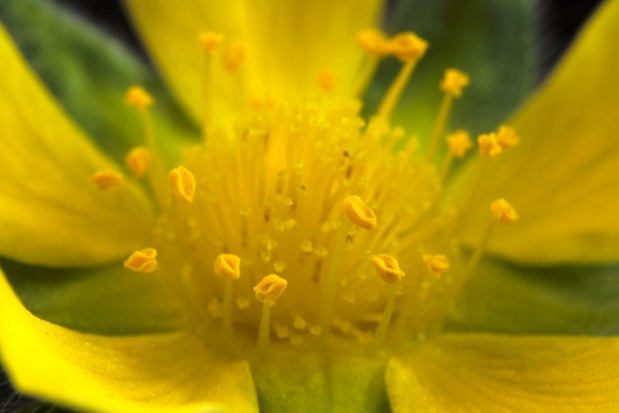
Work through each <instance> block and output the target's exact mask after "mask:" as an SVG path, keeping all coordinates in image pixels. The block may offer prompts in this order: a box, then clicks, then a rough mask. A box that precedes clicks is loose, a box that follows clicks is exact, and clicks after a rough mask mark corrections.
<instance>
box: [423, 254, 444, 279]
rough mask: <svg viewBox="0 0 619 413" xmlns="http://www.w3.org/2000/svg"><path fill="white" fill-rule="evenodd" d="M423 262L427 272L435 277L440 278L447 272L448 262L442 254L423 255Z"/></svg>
mask: <svg viewBox="0 0 619 413" xmlns="http://www.w3.org/2000/svg"><path fill="white" fill-rule="evenodd" d="M422 259H423V262H424V263H425V264H426V267H427V268H428V271H430V272H431V273H432V274H434V275H435V276H440V275H442V274H443V273H445V272H446V271H447V270H449V261H448V260H447V257H446V256H445V255H442V254H438V255H432V254H424V255H423V256H422Z"/></svg>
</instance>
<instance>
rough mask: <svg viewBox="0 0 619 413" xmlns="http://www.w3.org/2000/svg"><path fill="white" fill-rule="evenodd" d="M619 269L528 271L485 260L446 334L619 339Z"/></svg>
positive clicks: (585, 267)
mask: <svg viewBox="0 0 619 413" xmlns="http://www.w3.org/2000/svg"><path fill="white" fill-rule="evenodd" d="M618 275H619V266H617V265H616V264H615V265H605V266H583V267H575V266H572V267H568V266H563V267H551V268H539V267H538V268H535V267H531V268H527V267H519V266H516V265H512V264H509V263H507V262H503V261H499V260H491V259H486V260H482V262H481V263H480V265H479V267H478V268H477V269H476V270H475V274H474V276H473V278H472V279H471V280H470V281H469V283H468V284H467V285H466V286H465V289H464V291H463V292H462V294H461V296H460V297H459V299H458V300H457V302H456V305H455V307H454V308H453V311H452V314H451V315H450V318H449V320H448V322H447V325H446V329H447V330H452V331H475V332H492V333H516V334H587V335H602V336H603V335H616V334H617V333H619V300H617V297H618V296H619V277H618Z"/></svg>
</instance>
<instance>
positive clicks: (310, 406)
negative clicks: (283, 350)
mask: <svg viewBox="0 0 619 413" xmlns="http://www.w3.org/2000/svg"><path fill="white" fill-rule="evenodd" d="M297 356H298V357H295V358H294V359H286V360H281V361H273V360H269V361H268V362H266V363H264V364H256V365H255V366H252V373H253V376H254V382H255V383H256V388H257V392H258V403H259V405H260V411H264V412H296V413H305V412H307V413H315V412H332V413H338V412H342V413H344V412H346V413H347V412H355V413H380V412H390V408H389V402H388V399H387V393H386V390H385V383H384V373H385V367H386V359H385V358H382V357H379V356H370V355H364V356H362V355H359V356H356V355H345V354H331V355H326V354H320V353H312V352H309V351H308V352H305V353H301V352H300V353H299V354H298V355H297Z"/></svg>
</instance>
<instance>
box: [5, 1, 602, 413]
mask: <svg viewBox="0 0 619 413" xmlns="http://www.w3.org/2000/svg"><path fill="white" fill-rule="evenodd" d="M0 1H18V0H0ZM47 1H52V2H54V3H58V4H61V5H62V6H65V7H68V8H70V9H72V10H74V11H75V12H76V13H78V14H80V15H82V16H84V17H86V18H87V19H88V20H90V21H92V22H93V23H94V24H96V25H97V26H99V27H100V28H101V29H103V30H104V31H105V32H107V33H109V34H111V35H113V36H115V37H117V38H118V39H120V40H121V41H123V42H124V43H125V44H126V45H127V46H128V47H129V48H131V49H132V50H134V51H135V52H136V53H137V54H139V55H140V56H142V58H143V59H144V60H146V61H147V60H148V57H147V55H146V53H145V52H144V50H143V49H142V47H141V46H140V43H139V41H138V39H137V38H136V35H135V33H134V32H133V30H132V29H131V26H130V25H129V24H128V22H127V20H126V19H125V17H124V15H123V9H122V6H121V4H120V1H119V0H47ZM401 1H408V0H401ZM504 1H508V0H504ZM531 1H532V2H534V4H535V6H536V14H537V21H536V25H537V27H536V42H537V44H538V46H539V49H538V50H539V54H538V57H537V75H538V76H537V79H538V80H542V79H543V78H544V77H545V75H546V74H548V72H549V71H550V70H551V69H552V67H553V66H554V65H555V63H556V62H557V60H558V59H559V58H560V56H561V54H562V53H563V51H564V50H565V49H566V47H567V46H568V45H569V44H570V42H571V40H572V38H573V36H574V35H575V34H576V33H577V32H578V29H579V28H580V27H581V25H582V23H583V22H584V21H585V20H586V19H587V17H589V15H590V14H591V12H592V11H593V10H594V9H595V8H596V7H597V5H598V4H599V3H600V2H601V1H600V0H531ZM394 2H395V0H391V1H390V2H389V3H390V4H393V3H394ZM0 370H1V366H0ZM33 403H34V401H33V400H32V399H30V398H27V397H24V396H20V395H18V394H15V393H14V392H13V390H12V388H11V386H10V384H9V381H8V379H7V378H6V376H5V375H4V374H3V373H2V372H1V371H0V413H9V412H15V411H17V410H19V409H20V408H23V407H26V406H29V405H32V404H33ZM28 411H29V412H30V413H44V412H45V413H51V412H59V411H60V410H57V409H55V408H53V407H50V406H41V407H39V408H34V409H32V410H31V409H28Z"/></svg>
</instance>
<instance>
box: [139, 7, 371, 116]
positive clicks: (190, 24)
mask: <svg viewBox="0 0 619 413" xmlns="http://www.w3.org/2000/svg"><path fill="white" fill-rule="evenodd" d="M380 3H381V1H380V0H343V1H336V2H333V1H330V0H304V1H289V0H267V1H260V2H255V1H254V2H243V1H240V0H230V1H225V2H207V1H194V2H184V3H183V4H182V5H179V4H178V3H174V2H170V1H166V0H128V1H127V5H128V8H129V10H130V12H131V13H132V15H133V17H134V20H135V22H136V23H137V26H138V28H139V29H140V32H141V34H142V37H143V39H144V41H145V43H146V45H147V47H148V48H149V50H150V51H151V55H152V56H153V58H154V60H155V62H156V63H157V65H158V66H159V67H160V68H161V70H162V73H163V75H164V77H165V78H166V79H167V81H168V84H169V85H170V86H171V88H172V90H173V91H174V92H175V93H176V95H177V96H178V97H179V98H180V100H181V101H182V103H183V104H184V105H185V107H186V108H187V109H188V110H189V112H190V113H191V114H192V115H193V117H194V119H196V120H198V121H200V120H202V110H203V109H202V108H203V107H204V103H203V102H204V98H203V95H204V92H203V88H202V85H203V81H202V77H201V76H202V74H203V67H202V52H201V50H200V48H199V43H198V37H199V34H200V33H201V32H204V31H212V32H218V33H222V34H223V35H224V37H225V39H226V40H225V41H224V44H222V45H221V48H220V49H222V52H223V50H225V48H226V46H225V44H226V41H229V42H233V44H240V45H243V47H244V50H245V58H244V61H243V62H242V63H241V66H240V69H239V73H238V74H239V75H241V77H244V79H245V81H246V82H245V86H246V89H245V90H244V91H241V93H240V94H238V91H239V87H240V86H241V83H240V82H238V80H235V81H234V82H230V77H231V75H230V73H226V71H225V70H224V68H223V64H221V62H220V61H219V60H220V59H215V60H216V62H215V63H217V64H215V65H214V68H213V69H215V70H213V71H212V76H213V79H212V81H211V82H210V84H211V85H213V91H212V95H211V96H212V98H213V102H212V107H213V108H215V109H217V110H219V111H224V112H225V110H226V109H228V110H229V109H230V108H234V107H237V108H238V104H239V102H242V103H243V104H245V105H246V104H247V102H248V101H249V99H251V98H255V97H257V98H267V97H272V96H275V97H277V96H278V95H279V94H280V93H282V92H285V91H289V90H290V89H295V90H297V91H307V90H315V89H316V87H317V83H316V82H317V81H316V78H317V76H318V74H319V72H320V71H321V70H323V69H326V68H328V69H329V70H330V71H332V72H333V74H334V76H335V78H336V82H339V84H340V85H342V87H344V86H345V85H348V84H349V83H350V82H352V79H353V78H354V75H355V74H356V70H357V67H358V64H359V63H360V59H361V51H360V49H359V48H358V47H357V46H356V43H355V35H356V33H357V31H358V30H360V29H362V28H366V27H368V26H371V25H373V24H375V23H376V19H377V17H378V12H379V8H380ZM216 53H218V52H216ZM221 54H223V53H221ZM214 57H221V56H220V55H219V54H216V55H215V56H214ZM235 76H236V75H235ZM347 82H348V83H347ZM235 83H236V84H235ZM235 99H236V100H235Z"/></svg>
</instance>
